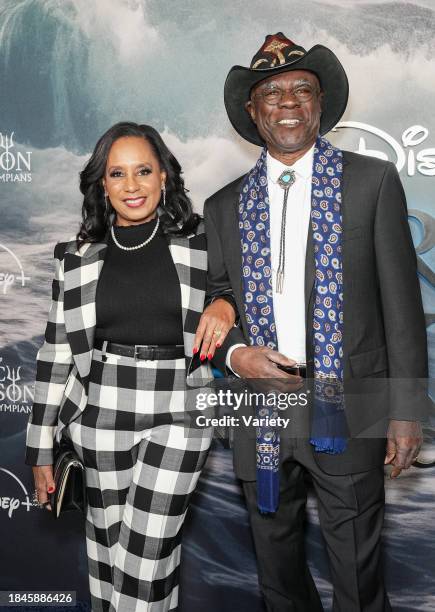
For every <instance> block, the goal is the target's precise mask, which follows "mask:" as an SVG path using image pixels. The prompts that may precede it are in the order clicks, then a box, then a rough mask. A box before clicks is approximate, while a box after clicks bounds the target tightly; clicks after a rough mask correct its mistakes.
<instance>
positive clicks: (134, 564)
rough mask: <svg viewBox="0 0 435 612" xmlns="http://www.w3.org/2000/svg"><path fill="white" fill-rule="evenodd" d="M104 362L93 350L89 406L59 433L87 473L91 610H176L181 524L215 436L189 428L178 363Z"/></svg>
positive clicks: (125, 359) (181, 363)
mask: <svg viewBox="0 0 435 612" xmlns="http://www.w3.org/2000/svg"><path fill="white" fill-rule="evenodd" d="M106 356H107V361H105V362H104V361H103V360H102V352H101V351H99V350H97V349H94V351H93V359H92V365H91V369H90V381H89V393H88V402H87V406H86V407H85V409H84V410H83V411H82V412H81V413H80V415H79V416H78V418H76V419H75V420H73V421H72V422H70V423H69V425H68V426H67V427H66V429H65V434H66V435H67V436H68V437H70V438H71V440H72V441H73V444H74V447H75V449H76V451H77V452H78V454H79V455H80V456H81V458H82V460H83V461H84V463H85V466H86V481H87V491H88V500H89V506H88V512H87V521H86V536H87V551H88V560H89V574H90V576H89V581H90V591H91V598H92V610H93V611H94V612H100V611H110V612H113V611H115V610H116V611H119V612H141V611H144V612H145V611H147V612H166V611H167V610H176V609H177V601H178V566H179V559H180V546H181V531H182V525H183V521H184V517H185V514H186V511H187V506H188V502H189V499H190V496H191V494H192V492H193V491H194V489H195V486H196V483H197V480H198V478H199V475H200V472H201V468H202V466H203V464H204V462H205V459H206V456H207V452H208V448H209V446H210V442H211V435H212V432H211V430H210V429H205V428H198V427H190V426H189V423H191V421H190V419H189V418H186V413H185V406H186V404H187V401H186V400H187V394H191V393H195V392H194V391H190V390H186V382H185V381H186V370H185V360H184V359H183V358H181V359H175V360H165V361H148V360H147V361H145V360H143V361H140V360H139V361H135V359H134V358H132V357H123V356H118V355H114V354H111V353H107V354H106ZM190 416H191V415H190Z"/></svg>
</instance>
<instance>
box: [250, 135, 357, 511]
mask: <svg viewBox="0 0 435 612" xmlns="http://www.w3.org/2000/svg"><path fill="white" fill-rule="evenodd" d="M266 153H267V151H266V149H265V148H264V149H263V151H262V153H261V155H260V158H259V159H258V161H257V163H256V165H255V167H254V168H253V169H252V170H251V172H249V173H248V174H247V176H246V178H245V181H244V184H243V187H242V189H241V192H240V200H239V230H240V240H241V248H242V276H243V288H244V297H245V300H244V302H245V316H246V321H247V324H248V328H249V334H250V342H251V345H253V346H267V347H269V348H272V349H277V350H279V347H278V341H277V335H276V327H275V320H274V314H273V278H272V268H271V253H270V220H269V205H270V203H269V197H268V189H267V167H266ZM341 176H342V153H341V151H340V150H338V149H336V148H334V147H333V146H332V145H331V144H330V143H329V142H328V141H327V140H326V139H324V138H320V137H319V138H318V139H317V141H316V146H315V149H314V158H313V175H312V191H311V230H312V233H313V243H314V258H315V264H316V280H315V287H314V292H315V306H314V319H313V322H312V325H313V338H314V343H313V350H314V378H315V398H314V417H313V429H312V434H313V435H312V438H311V439H310V442H311V444H313V446H314V447H315V450H316V451H318V452H328V453H333V454H335V453H341V452H343V450H344V449H345V447H346V442H345V438H344V436H345V433H346V427H345V418H344V412H343V408H344V407H343V395H342V379H343V369H342V363H341V359H342V357H343V349H342V327H343V275H342V261H341V234H342V226H341V223H342V219H341V206H340V204H341ZM289 205H291V190H290V195H289ZM287 282H288V281H287ZM258 412H259V416H260V417H269V419H271V418H275V417H276V416H277V410H276V408H274V407H269V406H261V407H259V410H258ZM279 444H280V439H279V434H278V433H277V432H276V431H275V430H274V429H273V428H271V427H269V426H265V427H260V428H259V429H258V433H257V491H258V506H259V509H260V510H261V511H262V512H274V511H275V510H276V508H277V507H278V503H279Z"/></svg>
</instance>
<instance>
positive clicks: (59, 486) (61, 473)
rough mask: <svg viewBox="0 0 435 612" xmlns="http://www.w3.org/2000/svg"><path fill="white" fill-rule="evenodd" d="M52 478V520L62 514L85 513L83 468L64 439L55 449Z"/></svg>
mask: <svg viewBox="0 0 435 612" xmlns="http://www.w3.org/2000/svg"><path fill="white" fill-rule="evenodd" d="M54 452H55V460H54V468H53V477H54V482H55V485H56V489H55V491H54V493H52V494H51V495H50V504H51V510H52V513H53V516H54V518H56V519H57V518H59V516H60V514H61V513H62V512H67V511H68V510H81V512H82V513H83V514H85V513H86V483H85V468H84V466H83V463H82V461H81V460H80V458H79V456H78V455H77V453H76V452H75V451H74V449H73V447H72V445H70V444H69V443H68V442H67V441H66V440H65V438H62V439H61V441H60V443H59V444H58V445H57V447H56V448H55V451H54Z"/></svg>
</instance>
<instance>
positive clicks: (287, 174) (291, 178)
mask: <svg viewBox="0 0 435 612" xmlns="http://www.w3.org/2000/svg"><path fill="white" fill-rule="evenodd" d="M295 180H296V176H295V171H294V170H284V172H283V173H282V174H281V175H280V177H279V178H278V185H279V186H280V187H281V188H282V189H284V200H283V205H282V217H281V237H280V243H279V264H278V271H277V273H276V292H277V293H282V291H283V289H284V273H285V223H286V216H287V199H288V192H289V191H290V187H291V186H292V185H293V183H294V182H295Z"/></svg>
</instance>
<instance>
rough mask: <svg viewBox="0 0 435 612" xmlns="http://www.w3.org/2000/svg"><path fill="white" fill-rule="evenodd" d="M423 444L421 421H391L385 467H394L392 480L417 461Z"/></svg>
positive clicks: (391, 475)
mask: <svg viewBox="0 0 435 612" xmlns="http://www.w3.org/2000/svg"><path fill="white" fill-rule="evenodd" d="M422 443H423V432H422V430H421V424H420V422H419V421H394V420H391V421H390V424H389V426H388V432H387V454H386V455H385V461H384V463H385V465H387V464H391V465H393V466H394V467H393V469H392V471H391V474H390V478H397V476H399V474H400V473H401V471H402V470H407V469H408V468H409V467H410V466H411V465H412V463H413V462H414V461H415V460H416V458H417V455H418V453H419V450H420V448H421V445H422Z"/></svg>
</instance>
